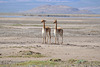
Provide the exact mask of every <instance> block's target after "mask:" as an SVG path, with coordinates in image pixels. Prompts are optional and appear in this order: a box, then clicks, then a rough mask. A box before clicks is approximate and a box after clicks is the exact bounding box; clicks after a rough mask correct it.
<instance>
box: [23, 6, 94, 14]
mask: <svg viewBox="0 0 100 67" xmlns="http://www.w3.org/2000/svg"><path fill="white" fill-rule="evenodd" d="M24 13H32V14H93V13H92V12H91V11H88V10H79V9H78V8H73V7H69V6H64V5H45V6H40V7H36V8H33V9H31V10H28V11H25V12H24Z"/></svg>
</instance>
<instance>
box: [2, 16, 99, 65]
mask: <svg viewBox="0 0 100 67" xmlns="http://www.w3.org/2000/svg"><path fill="white" fill-rule="evenodd" d="M42 19H45V20H47V22H46V25H47V26H50V27H51V28H52V43H51V44H42V36H41V35H42V34H41V29H42V24H41V20H42ZM55 19H57V20H58V26H59V27H62V28H63V29H64V43H63V44H55V43H54V36H53V29H54V24H53V21H54V20H55ZM22 51H32V52H34V53H40V54H41V56H40V57H24V56H21V53H20V52H22ZM42 55H43V56H44V57H42ZM52 58H59V59H61V60H62V61H67V60H69V59H84V60H87V61H100V18H56V17H21V18H4V17H1V18H0V63H1V62H2V61H15V62H17V61H18V62H20V61H30V60H40V61H42V60H50V59H52Z"/></svg>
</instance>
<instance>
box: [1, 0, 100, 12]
mask: <svg viewBox="0 0 100 67" xmlns="http://www.w3.org/2000/svg"><path fill="white" fill-rule="evenodd" d="M41 5H66V6H71V7H75V8H79V9H86V10H91V11H93V12H95V13H99V14H100V0H0V12H21V11H25V10H29V9H32V8H35V7H38V6H41Z"/></svg>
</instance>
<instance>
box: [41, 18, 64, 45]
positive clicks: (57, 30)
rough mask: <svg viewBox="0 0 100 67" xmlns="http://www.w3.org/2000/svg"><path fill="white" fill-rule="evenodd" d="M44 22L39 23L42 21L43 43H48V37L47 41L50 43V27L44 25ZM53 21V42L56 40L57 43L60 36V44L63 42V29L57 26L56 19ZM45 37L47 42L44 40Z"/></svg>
mask: <svg viewBox="0 0 100 67" xmlns="http://www.w3.org/2000/svg"><path fill="white" fill-rule="evenodd" d="M45 22H46V20H42V21H41V23H43V28H42V36H43V43H48V39H49V43H50V44H51V28H50V27H47V26H45ZM53 23H54V24H55V28H54V36H55V43H56V40H57V41H58V44H59V36H61V38H62V42H61V44H62V43H63V29H62V28H61V27H59V28H57V20H55V21H54V22H53ZM46 37H47V42H46Z"/></svg>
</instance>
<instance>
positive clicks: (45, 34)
mask: <svg viewBox="0 0 100 67" xmlns="http://www.w3.org/2000/svg"><path fill="white" fill-rule="evenodd" d="M45 22H46V20H42V21H41V23H43V28H42V36H43V43H44V42H45V43H46V37H47V43H48V39H49V43H51V28H49V27H47V26H45Z"/></svg>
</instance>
